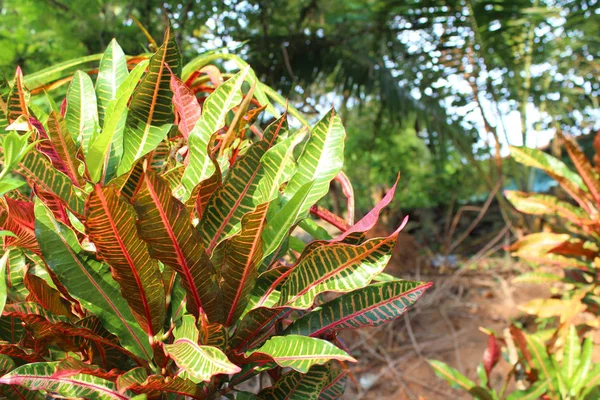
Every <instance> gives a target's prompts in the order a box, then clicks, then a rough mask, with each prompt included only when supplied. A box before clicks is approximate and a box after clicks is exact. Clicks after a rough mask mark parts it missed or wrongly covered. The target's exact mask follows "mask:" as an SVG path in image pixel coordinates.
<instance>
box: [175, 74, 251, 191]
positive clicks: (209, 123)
mask: <svg viewBox="0 0 600 400" xmlns="http://www.w3.org/2000/svg"><path fill="white" fill-rule="evenodd" d="M247 73H248V68H246V69H244V70H242V71H240V72H238V73H237V74H235V75H234V76H232V77H231V78H229V79H228V80H227V81H226V82H224V83H223V84H222V85H220V86H219V87H218V88H217V89H215V91H214V92H212V93H211V94H210V96H208V98H207V99H206V101H205V102H204V106H203V109H202V116H201V117H200V119H199V120H198V122H197V123H196V125H195V126H194V129H192V131H191V132H190V135H189V138H188V143H189V147H190V150H189V151H190V153H189V164H188V166H187V168H186V169H185V172H184V173H183V176H182V178H181V182H182V183H183V186H184V187H185V188H186V189H187V191H188V194H187V196H188V197H189V194H190V193H191V192H192V190H193V189H194V187H196V185H197V184H198V183H200V182H202V181H204V180H205V179H207V178H209V177H210V176H211V175H212V174H213V172H214V170H215V167H214V165H213V162H212V160H211V159H210V157H209V156H208V151H207V148H208V141H209V139H210V137H211V136H212V134H213V133H214V132H216V131H217V130H218V129H221V128H222V127H223V126H224V125H225V117H226V116H227V114H228V113H229V111H230V110H231V109H232V108H233V107H235V106H237V105H238V104H239V103H240V102H241V101H242V95H241V92H240V89H241V87H242V84H243V83H244V79H245V77H246V74H247ZM184 200H187V197H186V198H184Z"/></svg>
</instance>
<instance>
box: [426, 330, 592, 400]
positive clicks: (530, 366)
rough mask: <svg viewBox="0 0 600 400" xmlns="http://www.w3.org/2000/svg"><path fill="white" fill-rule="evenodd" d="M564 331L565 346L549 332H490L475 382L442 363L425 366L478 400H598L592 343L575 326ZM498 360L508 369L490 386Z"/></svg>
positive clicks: (437, 362) (431, 361)
mask: <svg viewBox="0 0 600 400" xmlns="http://www.w3.org/2000/svg"><path fill="white" fill-rule="evenodd" d="M566 332H567V333H566V335H565V340H564V342H563V341H561V340H557V332H555V331H553V330H540V331H538V332H535V333H525V332H523V331H522V330H521V329H519V328H518V327H516V326H515V325H511V326H510V328H508V329H506V330H505V333H506V336H505V338H503V339H497V338H496V337H495V335H494V334H493V333H490V334H489V335H490V336H489V339H488V346H487V348H486V349H485V352H484V354H483V362H482V363H481V364H480V365H479V366H478V367H477V377H478V383H476V382H474V381H472V380H471V379H469V378H467V377H466V376H464V375H463V374H461V373H460V372H459V371H457V370H456V369H454V368H452V367H450V366H449V365H447V364H445V363H443V362H441V361H436V360H430V361H429V363H430V364H431V366H432V367H433V369H434V371H435V373H436V374H437V375H438V376H439V377H440V378H442V379H444V380H445V381H446V382H448V383H449V384H450V385H451V386H452V387H454V388H456V389H460V390H463V391H465V392H468V393H469V394H470V395H471V397H472V398H473V399H477V400H530V399H531V400H533V399H543V400H546V399H548V400H550V399H557V400H558V399H560V400H570V399H573V400H575V399H582V400H593V399H598V398H599V397H600V363H594V362H593V353H594V341H593V339H592V338H591V337H588V338H585V339H584V340H583V342H582V340H581V339H580V337H579V335H578V333H577V329H576V327H575V326H574V325H569V326H567V327H566ZM501 347H502V349H501ZM501 355H504V356H505V359H506V362H508V363H509V364H510V366H511V369H510V370H509V371H508V373H507V374H506V375H505V376H503V377H502V380H501V381H500V382H499V384H498V385H497V386H498V387H495V382H493V381H492V379H491V372H492V370H493V368H494V367H495V366H496V365H497V363H498V361H499V360H500V357H501ZM509 384H510V386H511V387H510V388H509Z"/></svg>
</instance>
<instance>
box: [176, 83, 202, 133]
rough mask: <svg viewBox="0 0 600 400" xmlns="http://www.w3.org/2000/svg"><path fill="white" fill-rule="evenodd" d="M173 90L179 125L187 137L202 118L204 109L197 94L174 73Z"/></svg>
mask: <svg viewBox="0 0 600 400" xmlns="http://www.w3.org/2000/svg"><path fill="white" fill-rule="evenodd" d="M171 90H172V91H173V107H174V109H175V115H176V116H177V118H178V122H177V125H178V126H179V130H180V131H181V133H182V134H183V137H185V138H186V139H187V138H188V136H189V135H190V131H191V130H192V129H193V128H194V126H195V125H196V122H198V120H199V119H200V115H201V113H202V110H201V108H200V104H199V103H198V100H197V99H196V95H195V94H194V92H192V90H191V89H190V88H189V87H188V86H186V84H185V83H183V82H182V81H181V80H180V79H179V78H177V77H176V76H175V75H174V74H173V75H171Z"/></svg>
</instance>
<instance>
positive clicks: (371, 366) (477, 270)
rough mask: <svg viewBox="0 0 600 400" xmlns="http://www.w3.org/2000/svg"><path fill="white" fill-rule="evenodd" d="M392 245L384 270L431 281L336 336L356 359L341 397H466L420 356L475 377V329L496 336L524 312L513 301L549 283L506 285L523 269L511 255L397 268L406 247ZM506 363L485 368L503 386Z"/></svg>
mask: <svg viewBox="0 0 600 400" xmlns="http://www.w3.org/2000/svg"><path fill="white" fill-rule="evenodd" d="M399 247H400V248H405V249H406V248H407V247H408V248H409V249H410V246H399ZM399 251H400V252H401V253H404V254H395V256H394V258H393V259H392V262H391V263H390V265H389V266H388V268H387V269H386V272H388V273H391V274H393V275H395V276H399V277H402V278H406V279H416V280H422V281H431V282H434V286H433V288H432V289H430V290H429V291H428V292H427V293H426V294H425V296H424V297H423V298H422V299H421V300H420V301H419V302H418V303H417V306H416V307H414V308H413V309H412V310H411V311H410V312H409V313H407V314H405V315H404V317H403V318H400V319H398V320H396V321H395V322H394V323H391V324H388V325H386V326H382V327H380V328H372V329H367V330H360V331H352V332H345V333H344V335H343V336H342V340H343V341H344V343H345V344H346V346H347V347H348V348H349V349H351V350H352V353H353V355H354V356H356V358H357V359H358V360H359V361H358V363H356V364H354V365H352V366H351V367H350V370H351V373H352V378H351V379H349V381H348V385H347V389H346V394H345V395H344V399H384V400H385V399H434V400H435V399H469V398H471V397H470V396H469V395H468V394H466V393H464V392H460V391H457V390H454V389H452V388H450V387H449V386H448V385H447V384H446V382H444V381H442V380H441V379H440V378H438V377H437V376H435V374H434V373H433V370H432V369H431V367H430V366H429V365H428V364H427V361H426V360H428V359H438V360H441V361H444V362H446V363H448V364H449V365H451V366H452V367H455V368H458V369H459V370H460V371H461V372H463V373H464V374H465V375H466V376H467V377H469V378H471V379H474V380H475V378H476V368H477V365H478V364H479V363H480V362H481V359H482V355H483V352H484V350H485V348H486V343H487V339H488V336H487V335H486V334H484V333H482V332H481V331H480V330H479V327H485V328H488V329H491V330H493V331H495V332H496V334H497V335H502V330H503V329H504V328H506V327H507V326H508V325H509V323H510V322H511V320H514V319H517V318H525V317H524V316H523V313H522V312H520V311H519V310H518V308H517V307H518V305H520V304H524V303H526V302H528V301H529V300H532V299H535V298H539V297H547V296H548V294H549V288H548V287H544V286H541V285H515V284H513V283H512V282H511V280H512V278H514V277H515V276H517V275H519V274H520V273H521V272H523V270H522V267H520V266H519V265H518V264H516V263H515V262H514V261H513V260H511V259H510V258H505V257H503V258H497V259H494V258H487V259H482V260H478V261H477V264H475V265H474V266H473V265H471V267H470V268H469V269H460V270H447V271H443V270H441V271H440V270H432V269H431V268H428V270H427V272H426V273H422V272H421V271H419V268H418V267H417V268H412V269H407V268H406V267H404V268H401V267H400V265H402V264H403V260H406V259H407V256H408V255H407V254H406V251H407V250H404V251H402V250H399ZM408 251H410V250H408ZM409 258H410V257H409ZM411 263H412V264H413V265H414V260H411ZM417 264H418V263H417ZM404 265H406V264H404ZM508 369H509V366H508V364H507V363H505V362H504V361H503V360H500V362H499V364H498V366H497V367H496V368H495V370H494V372H493V374H492V380H491V383H492V385H493V386H495V387H501V386H502V384H503V379H504V376H506V373H507V372H508Z"/></svg>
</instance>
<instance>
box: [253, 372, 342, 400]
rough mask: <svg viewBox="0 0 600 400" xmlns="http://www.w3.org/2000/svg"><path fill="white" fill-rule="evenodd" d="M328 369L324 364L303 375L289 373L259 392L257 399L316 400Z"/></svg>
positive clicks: (323, 384) (323, 385)
mask: <svg viewBox="0 0 600 400" xmlns="http://www.w3.org/2000/svg"><path fill="white" fill-rule="evenodd" d="M330 369H331V366H330V364H326V365H315V366H313V367H312V368H311V369H310V370H309V371H308V372H307V373H305V374H302V373H300V372H297V371H290V372H288V373H286V374H285V375H283V376H281V377H280V378H279V380H278V381H277V382H276V383H275V385H273V386H271V387H268V388H266V389H263V390H261V391H260V393H259V394H258V397H259V398H260V399H261V400H281V399H285V400H318V399H319V398H320V397H319V395H320V393H321V391H322V390H323V389H324V387H325V384H326V383H327V377H328V375H329V371H330Z"/></svg>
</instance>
